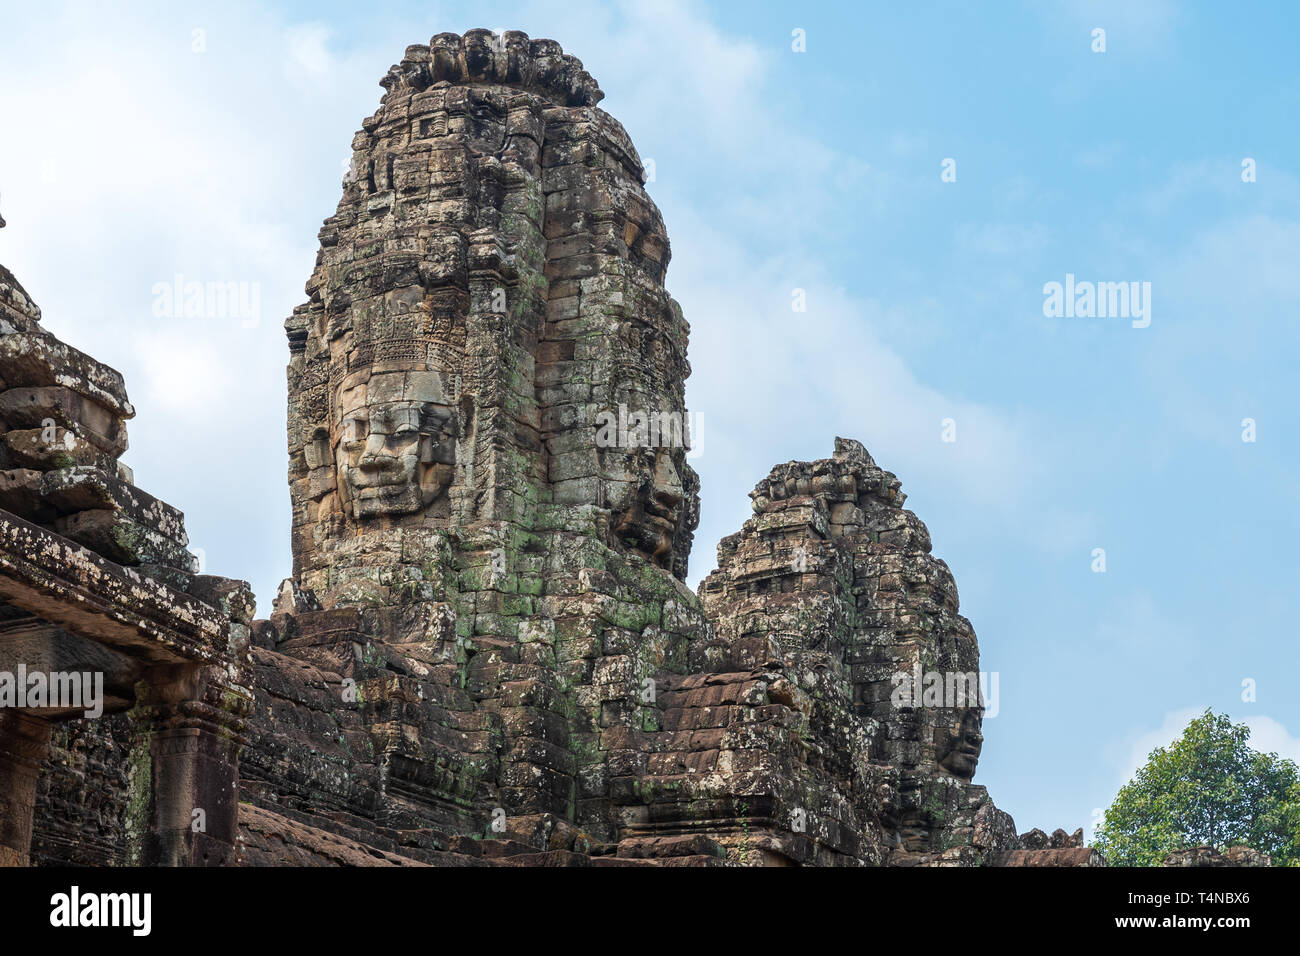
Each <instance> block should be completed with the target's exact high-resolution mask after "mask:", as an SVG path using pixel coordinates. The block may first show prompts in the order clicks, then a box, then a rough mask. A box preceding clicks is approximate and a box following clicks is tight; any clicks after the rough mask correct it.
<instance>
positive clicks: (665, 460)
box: [654, 455, 685, 505]
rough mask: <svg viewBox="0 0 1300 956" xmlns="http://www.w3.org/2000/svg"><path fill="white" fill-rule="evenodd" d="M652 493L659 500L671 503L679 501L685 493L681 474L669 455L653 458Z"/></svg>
mask: <svg viewBox="0 0 1300 956" xmlns="http://www.w3.org/2000/svg"><path fill="white" fill-rule="evenodd" d="M654 494H655V497H656V498H658V499H659V500H660V501H663V502H664V503H666V504H673V505H675V504H678V503H680V502H681V500H682V498H683V496H684V495H685V492H684V491H683V489H682V479H681V476H680V475H678V474H677V468H676V467H675V466H674V465H673V460H672V457H671V456H670V455H659V456H658V458H656V460H655V480H654Z"/></svg>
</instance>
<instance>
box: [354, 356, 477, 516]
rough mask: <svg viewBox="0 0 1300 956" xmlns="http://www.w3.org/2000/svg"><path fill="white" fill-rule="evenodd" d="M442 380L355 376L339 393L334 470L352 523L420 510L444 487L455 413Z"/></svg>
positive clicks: (452, 456) (425, 374)
mask: <svg viewBox="0 0 1300 956" xmlns="http://www.w3.org/2000/svg"><path fill="white" fill-rule="evenodd" d="M445 384H446V383H445V382H444V381H443V376H442V374H441V373H439V372H429V371H418V372H417V371H409V372H403V371H391V372H369V371H367V372H363V373H360V374H354V375H352V376H349V377H348V379H346V380H345V381H344V383H343V384H342V386H340V389H339V396H338V404H337V408H338V416H337V420H336V422H335V428H336V435H335V441H336V445H335V466H336V468H337V472H338V487H339V493H340V495H341V497H342V501H343V506H344V509H345V510H346V511H348V512H349V513H350V514H351V515H352V516H353V517H354V518H374V517H379V516H383V515H406V514H413V513H415V512H417V511H421V510H423V509H424V508H426V507H427V506H428V505H429V504H431V503H432V502H433V501H434V500H436V499H437V498H438V497H439V496H440V495H442V494H443V492H445V491H446V489H447V487H448V485H450V484H451V478H452V466H453V465H454V464H455V460H456V444H455V441H456V412H455V408H454V406H453V404H452V402H451V401H450V395H449V394H448V393H447V390H446V388H445Z"/></svg>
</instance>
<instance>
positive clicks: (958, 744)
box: [935, 707, 984, 780]
mask: <svg viewBox="0 0 1300 956" xmlns="http://www.w3.org/2000/svg"><path fill="white" fill-rule="evenodd" d="M983 720H984V719H983V717H982V716H981V714H980V711H979V710H978V709H977V708H974V707H971V708H967V709H966V710H961V711H957V712H956V713H955V714H954V719H953V721H952V723H951V724H949V725H947V726H941V727H939V728H937V730H936V732H935V753H936V757H937V759H938V762H939V766H940V767H942V768H943V769H944V770H947V771H948V772H949V773H950V774H952V775H953V776H954V777H956V778H958V779H959V780H970V779H972V778H973V777H974V776H975V765H976V764H977V763H979V759H980V750H981V749H983V746H984V735H983V733H981V726H982V724H983Z"/></svg>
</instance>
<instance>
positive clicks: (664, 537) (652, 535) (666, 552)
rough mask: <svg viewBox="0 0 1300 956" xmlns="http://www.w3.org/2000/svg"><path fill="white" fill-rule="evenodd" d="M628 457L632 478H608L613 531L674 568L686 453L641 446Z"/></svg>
mask: <svg viewBox="0 0 1300 956" xmlns="http://www.w3.org/2000/svg"><path fill="white" fill-rule="evenodd" d="M675 459H680V461H678V460H675ZM626 461H627V467H628V480H626V481H607V482H606V487H607V490H608V491H609V493H610V497H609V501H610V505H611V510H612V511H613V515H614V517H613V522H612V525H611V526H612V528H613V532H614V534H615V535H616V536H617V537H618V538H619V540H621V541H622V542H623V543H624V544H625V545H626V546H627V547H628V548H630V549H631V550H633V551H635V552H637V553H638V554H640V555H642V556H643V557H645V558H646V559H647V560H649V561H650V562H651V563H653V564H655V565H657V566H658V567H661V568H671V561H672V558H673V545H674V542H675V540H676V537H677V530H678V527H679V524H680V521H681V508H682V503H683V500H684V499H685V497H686V490H685V488H684V486H683V484H682V477H681V476H682V470H684V469H685V453H684V452H683V451H681V450H675V449H669V448H655V449H640V450H636V451H630V452H629V453H628V455H627V459H626ZM679 469H681V470H679Z"/></svg>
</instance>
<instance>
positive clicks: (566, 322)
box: [242, 30, 1015, 864]
mask: <svg viewBox="0 0 1300 956" xmlns="http://www.w3.org/2000/svg"><path fill="white" fill-rule="evenodd" d="M382 85H383V87H384V90H385V92H384V96H383V99H382V102H381V104H380V107H379V110H378V111H377V112H376V113H375V115H374V116H372V117H370V118H369V119H367V120H365V122H364V123H363V124H362V129H361V130H360V132H358V133H357V134H356V136H355V138H354V140H353V143H352V147H353V153H352V161H351V164H350V168H349V170H348V173H347V176H346V179H345V182H344V186H343V197H342V199H341V201H340V203H339V206H338V209H337V211H336V212H335V213H334V215H332V216H330V217H329V218H328V219H327V220H326V221H325V225H324V228H323V229H322V230H321V232H320V252H319V254H318V256H317V262H316V267H315V269H314V271H313V272H312V275H311V278H310V280H309V281H308V283H307V295H308V299H307V301H306V302H305V303H304V304H303V305H301V306H299V307H298V308H297V309H295V310H294V313H293V315H292V316H291V317H290V318H289V320H288V321H287V322H286V324H285V328H286V332H287V334H288V340H289V351H290V362H289V370H288V385H289V408H288V436H287V437H288V449H289V481H290V493H291V499H292V506H293V539H292V543H293V557H294V577H293V578H292V579H290V580H289V581H287V582H286V584H285V586H284V587H283V588H282V590H281V594H280V597H279V599H278V601H277V608H276V613H275V614H273V615H272V617H271V619H270V620H269V621H266V622H260V623H259V624H258V625H257V626H256V628H255V635H254V640H255V643H256V644H257V647H256V648H255V652H254V660H255V665H256V667H255V669H256V672H257V675H258V678H259V679H257V680H256V681H254V684H255V686H257V688H258V691H257V693H258V707H257V708H256V711H255V713H256V716H255V717H254V719H253V729H252V731H251V735H252V743H251V745H250V746H249V747H248V748H247V749H246V751H245V754H244V759H243V765H242V773H243V777H244V784H243V788H244V791H245V792H246V793H248V794H249V795H250V797H251V799H250V800H249V809H248V810H247V811H246V814H247V815H249V817H250V821H249V824H248V826H249V829H248V837H249V846H250V854H251V857H252V858H253V859H254V860H262V861H271V860H274V859H275V858H276V857H275V851H274V850H273V849H272V844H268V843H265V842H262V841H260V840H259V838H258V836H257V834H259V833H260V834H267V833H271V832H276V833H283V832H285V831H286V829H288V828H289V825H288V823H287V822H285V819H282V817H287V818H288V819H291V820H293V821H296V822H295V824H294V825H295V826H298V825H301V826H308V827H311V828H315V829H321V830H326V831H329V832H334V833H339V832H344V833H346V834H348V835H349V836H356V835H357V834H365V835H366V836H365V840H366V841H368V845H370V846H384V847H385V848H386V849H388V850H391V851H393V852H399V851H400V852H402V853H408V854H415V855H417V856H418V855H419V854H420V853H424V854H426V855H427V854H437V853H444V852H448V851H449V850H450V849H453V848H454V847H459V848H460V850H462V851H463V850H465V848H466V846H467V844H465V842H464V836H465V835H466V834H480V835H485V836H494V835H496V836H502V837H503V838H504V837H506V836H508V837H510V838H511V839H513V840H514V841H516V843H518V844H520V845H524V846H531V847H534V848H536V849H538V850H539V851H541V850H545V851H553V850H556V849H557V848H558V849H562V850H565V851H569V852H579V853H581V854H583V855H584V857H586V858H592V859H615V858H645V857H653V856H656V855H657V856H661V857H664V856H668V857H679V858H684V857H690V858H692V859H693V860H696V861H704V862H710V861H714V862H716V861H731V862H737V863H754V862H767V863H781V862H802V863H823V864H840V863H888V862H894V863H924V862H930V861H935V860H939V859H941V858H942V859H944V860H947V861H950V862H979V861H981V860H982V859H984V858H985V857H986V856H987V855H989V854H992V853H995V852H1000V851H1002V850H1005V849H1009V848H1010V847H1011V845H1012V842H1013V841H1014V839H1015V836H1014V832H1013V831H1012V830H1011V823H1010V819H1009V818H1007V817H1006V815H1005V814H1002V813H1001V812H1000V811H997V810H996V808H995V807H994V806H993V805H992V803H991V802H990V801H989V800H988V798H987V794H985V793H984V791H983V788H981V787H975V786H973V785H972V784H971V783H970V781H971V777H972V776H973V774H974V771H975V762H976V760H977V758H978V753H979V746H980V741H981V737H980V726H979V723H980V714H981V708H980V701H979V700H978V698H976V699H970V700H965V699H964V700H962V701H959V702H957V703H956V704H954V703H952V702H950V701H946V700H938V701H928V702H922V701H919V700H918V701H916V702H914V703H909V704H908V705H907V706H903V707H898V706H896V705H895V701H894V700H893V697H892V695H891V693H890V691H891V688H892V687H893V682H894V676H895V675H896V674H899V673H904V672H905V673H907V674H909V675H910V674H913V673H916V674H918V675H919V674H920V672H921V670H922V669H927V670H934V669H936V668H937V669H940V670H948V671H954V670H956V671H961V672H963V673H966V672H969V673H970V675H971V676H974V675H973V672H974V671H975V670H976V669H977V668H978V652H977V650H976V646H975V639H974V632H973V630H971V628H970V625H969V622H966V621H965V619H964V618H962V617H960V615H958V614H957V603H956V590H955V587H954V586H953V584H952V579H951V575H950V574H949V573H948V571H947V568H946V566H944V565H943V564H942V562H939V561H936V560H935V559H933V558H931V557H930V556H929V553H928V552H929V536H928V533H926V531H925V528H924V525H922V524H921V523H920V521H919V520H917V519H916V518H915V516H914V515H911V513H910V512H905V511H903V510H902V507H901V505H902V501H903V496H902V494H901V493H900V492H899V490H898V481H897V479H896V478H894V477H893V476H892V475H890V474H888V473H887V472H884V471H882V470H881V469H879V468H877V467H876V466H875V464H874V462H872V461H871V459H870V456H868V455H867V454H866V451H865V450H864V449H863V448H862V446H861V445H858V444H857V443H856V442H850V441H841V442H838V443H837V447H836V452H835V456H834V458H832V459H827V460H825V461H822V462H815V463H790V464H789V465H785V466H779V467H778V468H777V469H775V470H774V471H773V473H772V475H771V476H770V477H769V478H768V479H767V480H765V481H764V482H763V483H761V484H760V486H759V488H758V489H756V491H755V494H754V503H755V510H756V515H755V519H754V520H753V521H751V522H749V523H748V524H747V525H746V527H745V529H744V530H743V531H742V532H741V533H740V534H739V535H736V536H733V537H732V538H729V539H727V540H726V541H724V542H723V545H722V547H721V548H720V551H719V562H720V563H719V568H718V570H716V571H715V572H714V573H713V574H712V575H710V577H709V578H708V580H707V581H706V582H705V584H704V585H703V586H702V590H701V596H697V595H695V594H693V593H692V592H691V591H690V590H689V589H688V588H686V586H685V585H684V584H683V581H684V579H685V577H686V570H687V560H688V557H689V552H690V546H691V540H692V536H693V532H694V529H695V527H696V525H697V522H698V515H699V503H698V488H699V481H698V478H697V476H696V475H695V473H694V471H693V470H692V469H691V467H690V465H689V464H688V463H687V457H686V453H687V450H688V448H689V443H690V427H689V423H690V419H689V416H688V414H687V410H686V407H685V397H684V384H685V380H686V378H687V376H688V375H689V372H690V367H689V365H688V363H687V360H686V348H687V338H688V326H687V324H686V322H685V320H684V318H683V316H682V313H681V309H680V308H679V307H678V305H677V303H676V302H674V301H673V300H672V299H671V298H670V297H669V295H668V293H667V292H666V291H665V286H664V279H665V272H666V269H667V265H668V260H669V246H668V239H667V235H666V232H665V228H664V224H663V220H662V218H661V216H660V214H659V211H658V210H657V209H656V207H655V205H654V203H653V201H652V200H651V199H650V197H649V196H648V195H647V193H646V191H645V189H644V187H643V182H644V172H643V169H642V164H641V161H640V159H639V158H638V156H637V153H636V150H635V148H634V147H633V146H632V143H631V141H630V140H629V138H628V136H627V134H626V133H625V131H624V130H623V128H622V126H620V125H619V123H618V122H617V121H616V120H615V119H613V118H612V117H611V116H609V115H608V114H606V113H604V112H603V111H601V110H600V109H599V108H598V107H597V105H596V104H597V103H598V102H599V101H600V99H601V97H602V93H601V91H600V89H599V88H598V87H597V85H596V83H595V81H594V80H593V79H592V78H591V76H589V75H588V74H587V73H586V72H585V71H584V70H583V68H582V64H581V63H580V62H579V61H578V60H576V59H575V58H574V57H572V56H568V55H566V54H564V53H563V52H562V51H561V49H560V47H559V46H558V45H557V44H555V43H554V42H552V41H549V40H530V39H529V38H528V37H526V36H524V35H523V34H521V33H515V32H509V33H506V34H504V35H502V36H497V35H494V34H492V33H489V32H488V31H485V30H473V31H470V32H469V33H467V34H465V35H464V36H458V35H455V34H440V35H438V36H435V37H434V38H433V39H432V40H431V41H430V42H429V44H428V45H427V46H423V45H420V46H412V47H409V48H408V49H407V51H406V54H405V56H404V57H403V58H402V61H401V62H400V63H399V64H397V65H396V66H394V67H393V68H392V69H391V70H390V71H389V73H388V75H387V76H386V77H385V78H384V79H383V81H382ZM340 821H342V822H340ZM313 832H314V831H313ZM381 835H382V838H383V840H387V841H389V842H388V843H386V844H385V843H383V842H382V840H381V839H380V837H381ZM457 841H459V842H457ZM317 842H318V843H319V842H320V841H317ZM944 854H947V856H944Z"/></svg>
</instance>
